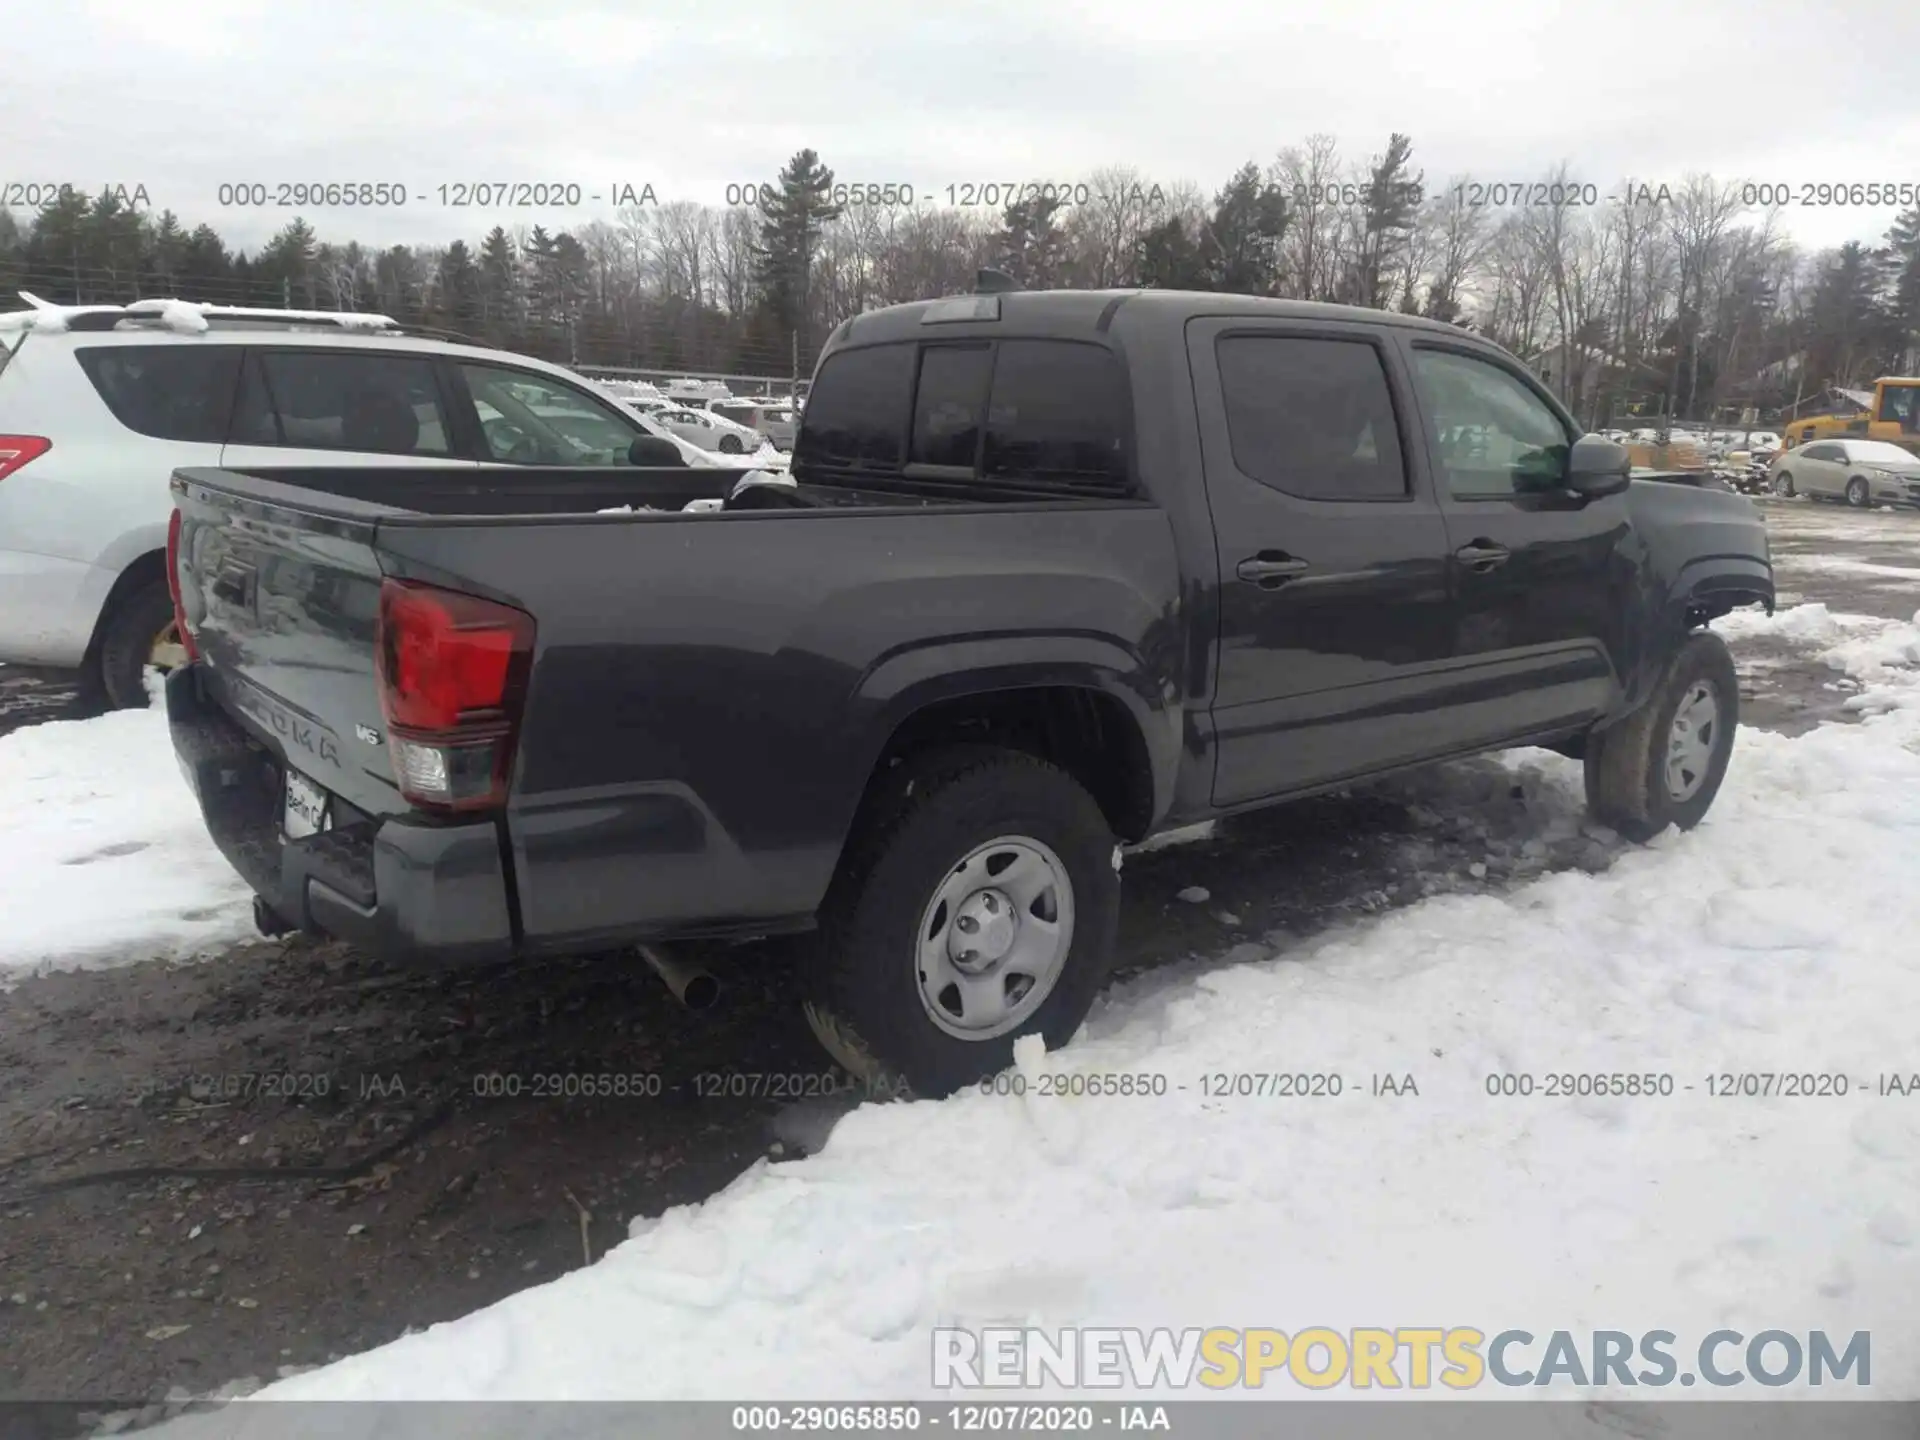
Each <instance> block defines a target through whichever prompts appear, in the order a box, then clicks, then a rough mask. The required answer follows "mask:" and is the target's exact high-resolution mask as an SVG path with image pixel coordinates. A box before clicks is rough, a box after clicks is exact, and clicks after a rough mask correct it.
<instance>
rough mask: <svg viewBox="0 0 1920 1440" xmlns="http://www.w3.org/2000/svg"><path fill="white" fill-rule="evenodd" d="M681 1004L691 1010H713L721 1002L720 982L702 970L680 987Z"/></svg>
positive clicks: (690, 976)
mask: <svg viewBox="0 0 1920 1440" xmlns="http://www.w3.org/2000/svg"><path fill="white" fill-rule="evenodd" d="M679 994H680V1003H681V1004H682V1005H685V1006H686V1007H687V1008H688V1009H689V1010H711V1009H712V1008H713V1007H714V1006H715V1005H717V1004H719V1002H720V982H719V981H718V980H716V979H714V978H713V976H711V975H709V974H707V972H706V971H704V970H702V971H700V972H699V973H698V974H697V975H689V976H688V977H687V982H686V984H684V985H682V986H681V987H680V992H679Z"/></svg>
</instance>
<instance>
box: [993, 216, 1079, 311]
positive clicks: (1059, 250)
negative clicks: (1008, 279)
mask: <svg viewBox="0 0 1920 1440" xmlns="http://www.w3.org/2000/svg"><path fill="white" fill-rule="evenodd" d="M1061 204H1062V202H1061V200H1060V197H1059V196H1057V195H1052V194H1040V195H1036V196H1034V197H1033V198H1032V199H1028V200H1016V201H1014V202H1013V203H1012V204H1010V205H1008V206H1007V208H1006V212H1005V214H1004V215H1003V217H1002V220H1001V229H1000V233H999V234H998V235H996V236H995V237H994V244H995V247H996V249H997V251H998V254H999V258H1000V264H1001V266H1002V267H1003V268H1004V269H1005V270H1006V272H1007V273H1008V274H1009V275H1011V276H1013V278H1014V279H1015V280H1018V281H1019V282H1020V284H1021V286H1022V287H1024V288H1025V289H1028V290H1044V289H1047V288H1048V287H1049V286H1054V285H1058V284H1060V283H1061V281H1062V280H1063V279H1064V278H1065V271H1066V263H1067V237H1066V233H1065V232H1064V231H1063V230H1062V229H1061V228H1060V226H1059V224H1058V222H1057V221H1056V220H1055V218H1054V217H1055V216H1056V215H1057V214H1058V213H1059V211H1060V207H1061Z"/></svg>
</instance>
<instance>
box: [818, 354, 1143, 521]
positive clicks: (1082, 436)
mask: <svg viewBox="0 0 1920 1440" xmlns="http://www.w3.org/2000/svg"><path fill="white" fill-rule="evenodd" d="M916 382H917V383H916ZM1126 413H1127V412H1126V397H1125V385H1124V381H1123V376H1122V374H1121V370H1120V365H1119V362H1118V361H1116V360H1115V359H1114V357H1113V355H1112V354H1111V353H1110V352H1109V351H1107V350H1105V349H1103V348H1102V347H1100V346H1098V345H1091V344H1086V343H1083V342H1080V341H1073V340H1000V341H974V342H971V343H969V342H964V341H961V342H945V343H932V344H928V345H925V346H919V345H916V344H912V343H899V344H890V345H875V346H869V347H867V348H864V349H860V350H846V351H842V352H841V353H840V354H838V355H836V356H834V357H832V358H831V359H830V360H829V361H828V362H827V364H826V365H824V366H823V367H822V368H821V372H820V378H819V380H818V381H817V382H816V384H815V386H814V389H813V393H812V395H811V396H810V397H809V398H808V401H807V408H806V413H805V415H804V416H803V417H802V421H801V426H800V438H799V443H798V444H797V445H796V447H795V454H794V460H795V463H796V464H800V465H807V464H814V465H821V466H825V467H829V468H845V469H857V470H862V471H869V472H871V471H881V472H889V471H891V472H895V473H897V472H898V471H899V469H900V467H901V465H902V462H903V460H910V461H911V462H912V463H914V464H918V465H929V466H939V467H941V468H942V469H947V470H960V471H970V472H972V473H973V474H974V475H975V476H984V477H985V478H987V479H989V480H1003V481H1010V482H1015V483H1018V484H1021V485H1025V486H1039V487H1047V488H1059V489H1065V490H1071V491H1074V492H1076V493H1084V492H1086V491H1089V490H1092V491H1095V492H1098V493H1105V494H1124V493H1125V492H1126V490H1127V487H1128V480H1127V458H1126V439H1125V437H1126ZM955 478H963V477H955Z"/></svg>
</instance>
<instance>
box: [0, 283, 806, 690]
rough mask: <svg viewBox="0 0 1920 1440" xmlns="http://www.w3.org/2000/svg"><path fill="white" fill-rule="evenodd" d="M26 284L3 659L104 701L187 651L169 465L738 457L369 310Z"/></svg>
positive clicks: (579, 384) (11, 336)
mask: <svg viewBox="0 0 1920 1440" xmlns="http://www.w3.org/2000/svg"><path fill="white" fill-rule="evenodd" d="M23 298H25V299H26V300H27V301H28V304H29V307H30V308H28V309H25V310H19V311H9V312H6V313H0V664H19V665H41V666H47V667H49V668H55V669H71V670H77V671H79V672H80V675H81V683H82V685H83V686H84V687H86V688H87V689H89V690H92V691H94V692H95V693H96V694H99V695H100V696H101V697H102V698H103V699H105V700H106V701H107V702H108V703H110V704H112V705H115V706H143V705H145V704H146V703H147V694H146V689H145V685H144V674H145V670H146V668H147V667H148V666H149V665H151V666H153V667H154V668H156V669H160V670H168V669H172V668H174V667H175V666H177V665H179V664H181V663H183V662H184V660H185V659H187V658H188V653H187V647H186V641H185V639H184V638H183V637H182V636H180V635H179V634H178V632H177V631H176V630H175V628H174V623H173V599H172V595H171V594H170V592H169V585H168V578H167V565H166V556H167V544H168V535H169V528H170V524H171V521H172V519H173V516H174V513H175V512H174V508H173V497H172V492H171V491H170V489H169V488H168V482H169V480H170V479H171V477H172V475H173V472H174V470H175V469H177V468H179V467H182V466H195V465H204V466H231V467H256V466H289V465H293V466H300V465H306V466H323V467H342V466H380V467H383V468H392V467H397V466H403V465H429V466H436V467H440V468H442V469H446V468H466V469H471V470H473V471H474V472H475V474H476V477H478V476H479V475H480V474H481V472H483V471H485V470H487V469H490V468H493V467H498V466H504V465H565V466H598V465H628V464H633V463H635V446H636V445H638V444H639V442H640V441H641V440H642V439H644V440H645V442H646V445H645V446H644V447H642V449H643V450H644V449H645V448H647V447H651V448H652V449H653V450H654V451H655V452H656V453H655V455H654V456H652V457H646V458H642V459H640V461H639V463H641V464H649V465H657V464H661V463H673V462H672V461H670V460H667V459H666V456H670V455H677V458H678V460H679V461H680V462H681V463H684V464H687V465H694V466H704V467H723V468H736V467H739V468H744V467H743V466H742V465H741V462H738V461H733V460H731V458H730V457H729V458H722V457H720V456H718V455H713V454H710V453H708V452H707V450H706V449H705V448H704V447H702V446H699V445H694V444H689V443H688V442H687V441H685V440H684V439H682V438H681V437H679V436H677V435H675V434H673V433H671V432H670V431H665V430H664V428H663V427H662V426H661V425H660V424H659V423H658V422H657V421H654V420H651V419H648V418H645V417H642V416H640V415H638V414H636V413H635V412H634V411H633V410H632V409H631V408H629V407H627V406H625V405H623V404H621V403H620V402H619V401H617V400H616V399H614V397H613V396H611V395H609V394H608V393H607V392H605V391H604V390H602V389H600V388H599V387H598V386H596V385H594V384H592V383H591V382H589V381H586V380H583V379H582V378H581V377H580V376H579V375H578V374H576V373H574V372H573V371H571V370H568V369H565V368H563V367H561V366H558V365H550V364H548V363H546V362H545V361H541V360H533V359H529V358H528V357H526V356H523V355H515V354H512V353H509V352H507V351H501V350H488V349H483V348H480V347H477V346H471V345H456V344H452V343H449V342H447V341H443V340H435V339H428V338H425V337H422V336H417V335H409V334H407V333H405V332H404V331H403V330H402V329H401V328H400V327H399V326H397V325H396V324H395V323H394V322H393V321H392V320H391V319H389V318H387V317H386V316H384V315H355V314H343V313H338V312H331V311H295V310H254V309H238V308H234V307H229V306H211V305H196V304H190V303H187V302H185V301H180V300H147V301H140V302H138V303H136V304H133V305H124V306H122V305H82V306H63V305H48V304H46V303H45V302H43V301H38V300H35V299H33V298H32V297H30V296H23ZM662 442H664V443H662ZM770 453H771V452H770ZM750 463H753V464H755V465H757V466H758V468H761V469H772V468H775V467H774V466H773V464H772V463H766V464H761V463H760V462H758V461H754V462H750Z"/></svg>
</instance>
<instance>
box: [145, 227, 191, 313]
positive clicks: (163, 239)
mask: <svg viewBox="0 0 1920 1440" xmlns="http://www.w3.org/2000/svg"><path fill="white" fill-rule="evenodd" d="M186 253H187V234H186V231H184V230H182V229H181V228H180V217H179V216H177V215H175V214H174V213H173V211H171V210H163V211H161V212H160V218H159V219H158V220H156V221H154V222H153V224H152V225H151V226H150V227H149V229H148V233H147V253H146V264H145V269H146V275H147V286H148V288H150V289H151V290H152V292H153V293H154V294H156V295H160V296H165V297H173V296H178V295H179V293H180V267H181V263H182V262H183V261H184V260H185V258H186Z"/></svg>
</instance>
